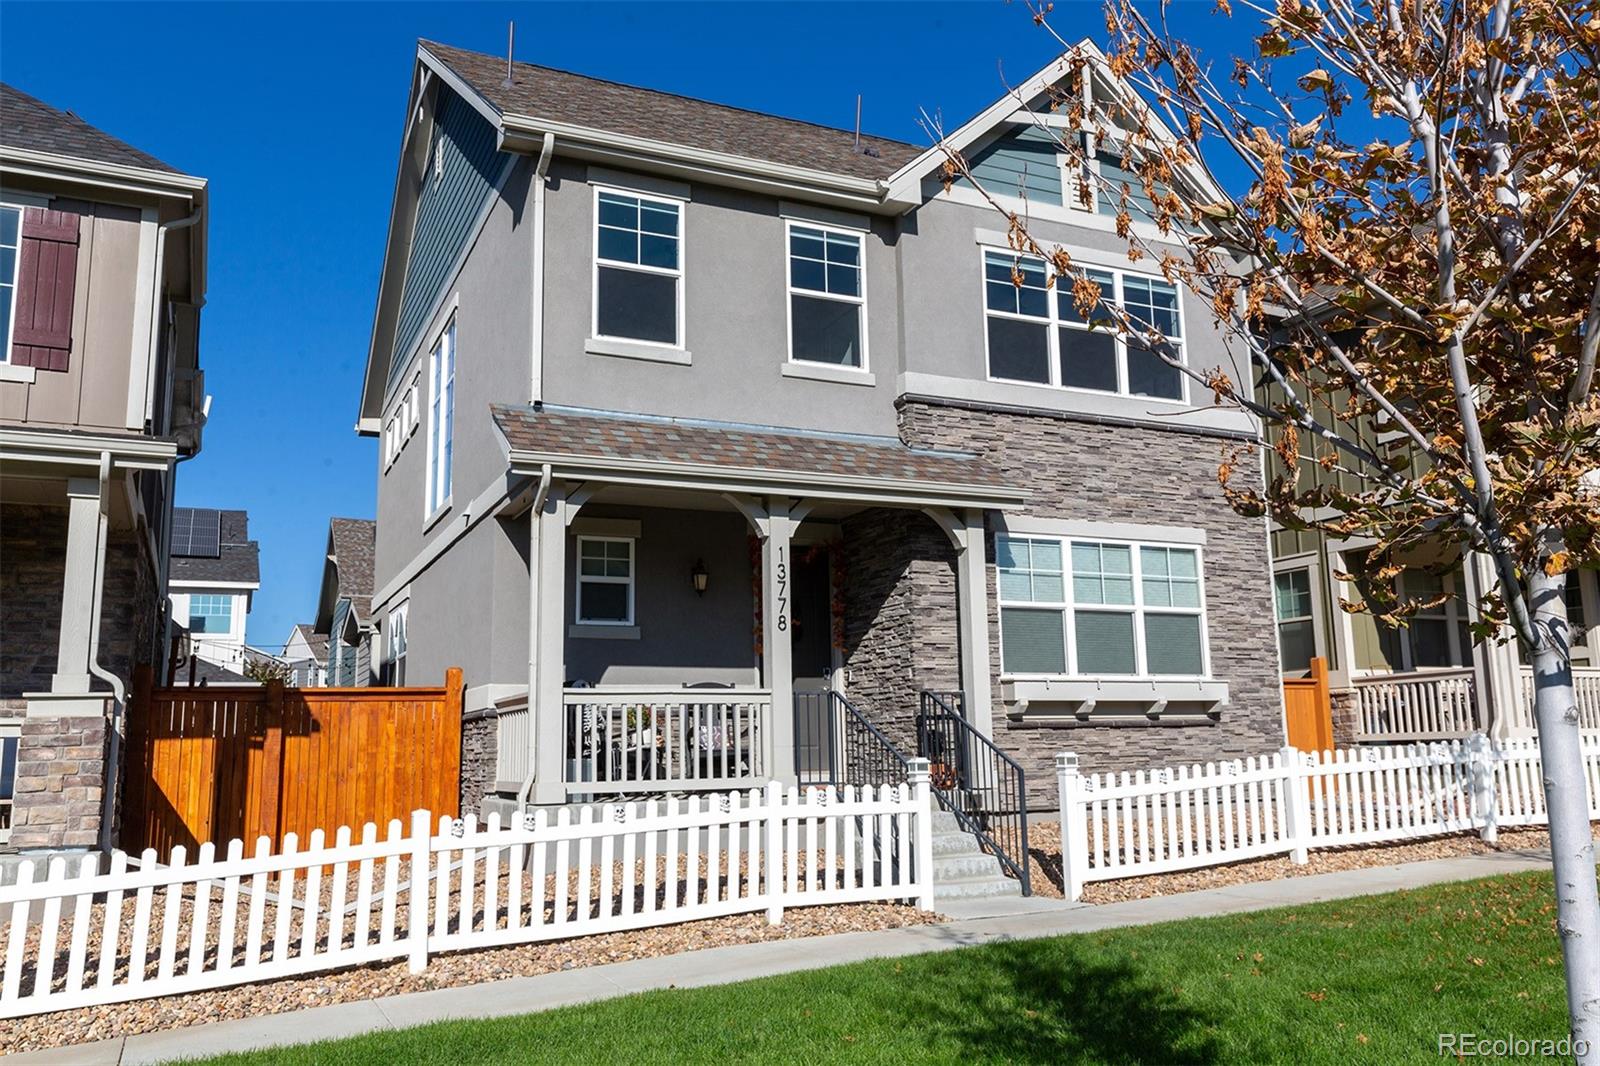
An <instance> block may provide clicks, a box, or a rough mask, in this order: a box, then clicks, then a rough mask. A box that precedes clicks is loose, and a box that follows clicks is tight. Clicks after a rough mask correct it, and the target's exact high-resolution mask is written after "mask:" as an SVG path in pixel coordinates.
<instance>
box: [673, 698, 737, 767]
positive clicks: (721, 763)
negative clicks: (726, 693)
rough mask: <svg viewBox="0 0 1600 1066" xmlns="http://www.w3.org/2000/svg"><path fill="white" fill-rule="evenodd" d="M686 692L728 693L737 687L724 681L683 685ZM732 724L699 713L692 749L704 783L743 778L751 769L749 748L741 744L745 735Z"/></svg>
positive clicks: (695, 722) (696, 718)
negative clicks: (716, 779)
mask: <svg viewBox="0 0 1600 1066" xmlns="http://www.w3.org/2000/svg"><path fill="white" fill-rule="evenodd" d="M683 687H684V688H686V689H719V690H727V689H731V688H734V687H735V686H734V685H733V684H732V683H731V682H723V681H692V682H684V685H683ZM744 732H745V730H744V729H740V728H738V727H737V726H735V725H733V724H731V723H724V722H722V721H717V720H713V719H712V718H711V717H710V716H709V715H707V714H704V713H700V714H696V716H695V721H694V735H693V738H692V740H691V745H692V746H691V750H692V751H693V752H694V753H695V761H696V762H697V763H698V766H697V767H696V770H697V776H698V777H700V778H701V779H702V780H704V779H709V778H717V777H743V776H745V774H746V773H747V772H748V770H749V766H748V758H747V757H748V754H749V751H748V748H749V745H748V744H746V743H741V741H742V740H743V739H744V738H743V737H741V736H740V735H739V734H741V733H744Z"/></svg>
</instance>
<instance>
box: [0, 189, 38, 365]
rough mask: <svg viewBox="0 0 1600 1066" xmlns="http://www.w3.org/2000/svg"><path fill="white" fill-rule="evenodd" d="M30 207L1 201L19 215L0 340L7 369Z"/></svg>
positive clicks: (1, 361) (1, 360) (0, 360)
mask: <svg viewBox="0 0 1600 1066" xmlns="http://www.w3.org/2000/svg"><path fill="white" fill-rule="evenodd" d="M28 206H29V205H27V204H23V203H19V202H17V201H15V200H12V199H10V198H9V197H8V198H5V199H0V208H6V209H8V210H12V211H15V212H16V213H17V255H16V258H15V259H14V260H13V261H12V264H11V277H10V279H9V280H10V283H11V307H10V312H11V313H10V314H9V315H8V316H7V317H6V335H5V337H4V338H0V340H3V341H4V344H5V347H4V348H3V349H0V366H6V367H10V366H11V337H12V335H13V334H14V333H15V332H16V329H17V289H18V287H19V286H18V281H19V279H20V278H21V277H22V224H23V222H24V221H25V219H26V216H27V207H28ZM16 369H18V370H22V369H24V368H23V367H17V368H16ZM26 369H28V370H32V369H34V368H33V367H27V368H26ZM4 380H16V379H15V378H14V377H12V376H11V375H7V377H6V378H5V379H4ZM28 380H30V381H31V380H33V379H32V378H31V377H30V378H28Z"/></svg>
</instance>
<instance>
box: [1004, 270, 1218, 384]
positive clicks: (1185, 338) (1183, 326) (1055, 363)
mask: <svg viewBox="0 0 1600 1066" xmlns="http://www.w3.org/2000/svg"><path fill="white" fill-rule="evenodd" d="M990 253H994V254H998V255H1004V256H1008V257H1010V258H1013V259H1017V260H1027V261H1030V262H1035V263H1040V264H1042V265H1043V266H1044V268H1045V276H1046V277H1047V278H1048V277H1049V273H1050V265H1049V263H1048V262H1046V261H1045V260H1043V259H1040V258H1039V257H1038V256H1032V255H1023V254H1022V253H1020V252H1016V251H1013V250H1012V249H1010V248H1006V247H1004V246H997V245H993V244H987V243H980V244H979V245H978V279H979V284H980V286H981V288H980V289H979V291H978V296H979V300H980V304H979V307H980V308H981V310H982V313H983V319H984V321H983V376H984V380H985V381H990V382H993V383H995V384H999V385H1022V386H1025V387H1029V388H1035V389H1051V390H1054V391H1057V392H1073V393H1078V394H1079V395H1083V396H1120V397H1123V398H1125V399H1131V400H1138V401H1140V402H1149V403H1160V404H1168V405H1170V406H1173V407H1188V406H1189V378H1188V376H1187V375H1185V374H1183V373H1179V375H1178V387H1179V389H1180V390H1181V392H1182V395H1180V396H1179V397H1177V398H1176V399H1174V398H1171V397H1167V396H1146V395H1144V394H1143V393H1132V392H1129V391H1128V342H1127V338H1125V337H1124V336H1123V335H1122V331H1121V330H1101V331H1099V332H1103V333H1107V334H1109V335H1110V336H1111V338H1112V343H1113V344H1114V346H1115V351H1116V356H1117V389H1116V391H1115V392H1108V391H1106V390H1104V389H1086V388H1084V387H1083V386H1081V385H1063V384H1061V335H1060V333H1059V332H1058V331H1059V330H1061V329H1063V328H1066V329H1080V330H1082V331H1084V332H1089V330H1088V328H1087V327H1086V326H1079V325H1077V324H1076V323H1073V322H1063V321H1062V320H1061V314H1060V308H1059V307H1058V306H1057V303H1056V300H1057V286H1056V285H1052V286H1050V287H1049V288H1048V289H1046V290H1045V295H1046V301H1045V303H1046V305H1047V307H1048V309H1049V315H1048V316H1047V317H1044V318H1040V317H1038V316H1036V315H1024V314H1020V313H1018V312H1015V311H994V310H991V309H990V307H989V289H988V283H989V270H988V267H989V255H990ZM1082 266H1083V267H1084V269H1087V270H1099V271H1103V272H1105V273H1108V274H1110V275H1111V276H1112V279H1113V282H1114V286H1113V292H1114V296H1115V298H1114V299H1113V300H1112V301H1111V302H1112V303H1114V304H1116V305H1117V306H1118V307H1122V306H1124V304H1123V278H1124V277H1125V276H1126V277H1135V278H1144V279H1146V280H1149V281H1156V282H1160V283H1161V284H1163V285H1169V284H1172V283H1171V282H1168V281H1167V279H1166V278H1163V277H1162V276H1161V275H1159V274H1147V273H1145V272H1143V271H1138V270H1124V269H1122V268H1121V267H1108V266H1101V265H1100V264H1098V263H1085V264H1082ZM1058 284H1059V282H1058ZM1175 287H1176V288H1177V290H1178V308H1177V310H1178V332H1179V334H1180V335H1179V336H1178V337H1177V338H1176V345H1177V348H1178V350H1179V352H1180V353H1182V355H1183V362H1184V365H1185V366H1188V365H1189V324H1188V322H1186V321H1185V320H1184V313H1183V285H1182V284H1181V283H1179V284H1178V285H1176V286H1175ZM990 315H994V316H996V317H999V318H1007V319H1010V320H1012V321H1014V322H1033V323H1042V324H1044V325H1045V326H1046V328H1047V330H1048V337H1047V350H1048V360H1049V367H1048V369H1049V372H1050V380H1049V381H1047V382H1046V381H1022V380H1020V379H1018V378H1002V377H995V376H994V373H993V371H992V370H991V369H990V360H989V316H990ZM1170 339H1171V338H1169V340H1170Z"/></svg>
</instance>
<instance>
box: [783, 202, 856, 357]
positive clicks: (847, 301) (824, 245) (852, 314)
mask: <svg viewBox="0 0 1600 1066" xmlns="http://www.w3.org/2000/svg"><path fill="white" fill-rule="evenodd" d="M866 308H867V301H866V287H865V285H864V284H863V281H862V235H861V234H860V233H855V232H851V231H849V230H838V229H831V228H828V229H825V228H823V227H820V226H810V225H800V224H798V223H791V224H790V226H789V358H790V359H791V360H793V361H795V362H801V363H826V364H828V365H829V366H842V367H853V368H856V369H865V367H866Z"/></svg>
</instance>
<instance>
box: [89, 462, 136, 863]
mask: <svg viewBox="0 0 1600 1066" xmlns="http://www.w3.org/2000/svg"><path fill="white" fill-rule="evenodd" d="M110 489H111V453H110V452H101V453H100V506H99V511H100V515H99V522H98V525H97V528H96V530H95V542H94V606H93V607H91V608H90V611H89V673H90V674H92V675H94V676H95V677H98V678H99V679H100V680H102V681H104V682H105V683H106V684H108V685H110V686H111V697H112V702H111V721H110V722H109V723H107V728H108V729H109V730H110V733H111V738H110V742H111V753H110V755H109V756H108V758H107V759H106V773H105V778H104V787H103V792H102V795H101V797H100V842H99V843H100V850H101V851H109V850H110V847H111V817H112V813H113V811H114V809H115V801H116V796H117V763H118V761H119V760H120V759H121V757H122V744H121V736H122V734H121V729H120V723H119V719H120V718H121V716H122V712H123V710H124V709H125V708H126V706H127V701H128V689H127V686H126V685H124V684H123V683H122V678H120V677H118V676H117V675H116V674H113V673H112V672H111V671H110V670H107V669H106V668H105V667H104V666H101V665H100V610H101V606H102V604H103V603H104V602H105V587H106V584H105V579H106V542H107V540H108V539H109V538H108V536H107V533H108V530H109V528H110V525H111V515H110V508H111V498H110Z"/></svg>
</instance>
